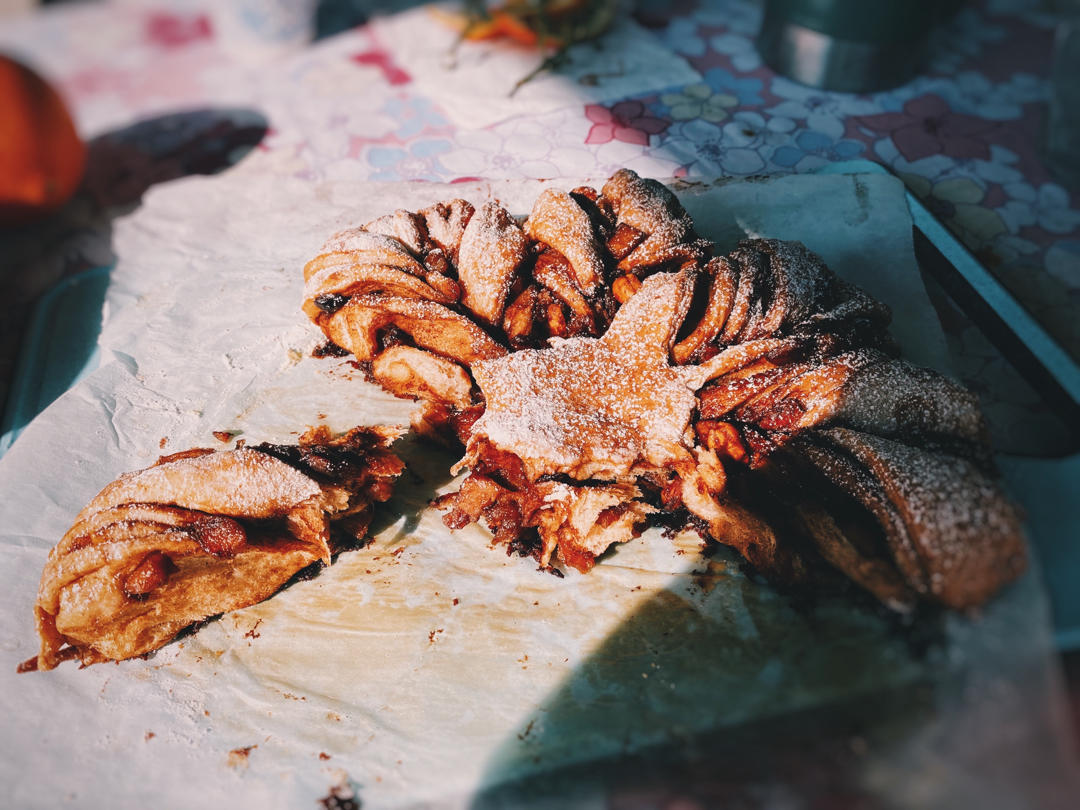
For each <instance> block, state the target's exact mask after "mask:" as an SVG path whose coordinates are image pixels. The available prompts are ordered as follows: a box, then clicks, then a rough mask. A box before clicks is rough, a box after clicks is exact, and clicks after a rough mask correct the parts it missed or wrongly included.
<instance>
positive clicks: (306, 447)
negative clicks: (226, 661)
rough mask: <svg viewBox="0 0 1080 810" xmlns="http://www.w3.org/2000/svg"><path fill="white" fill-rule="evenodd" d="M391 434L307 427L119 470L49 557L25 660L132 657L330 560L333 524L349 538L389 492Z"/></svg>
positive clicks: (397, 465) (394, 468)
mask: <svg viewBox="0 0 1080 810" xmlns="http://www.w3.org/2000/svg"><path fill="white" fill-rule="evenodd" d="M393 435H394V434H393V433H391V432H388V431H385V430H382V429H363V428H358V429H356V430H354V431H351V432H350V433H348V434H346V435H345V436H342V437H339V438H337V439H332V438H330V436H329V434H328V433H327V432H325V430H324V431H313V432H309V433H308V434H306V435H305V436H303V437H301V440H300V443H299V444H298V445H295V446H292V447H281V446H271V445H263V446H261V447H260V448H254V449H251V448H241V449H237V450H221V451H208V452H204V451H200V452H198V453H195V454H189V453H180V454H175V455H174V456H172V457H168V458H166V459H165V460H164V462H163V463H159V464H156V465H154V466H152V467H149V468H147V469H145V470H142V471H140V472H136V473H128V474H126V475H123V476H121V477H120V478H119V479H118V480H117V481H114V482H113V483H112V484H109V485H108V486H107V487H105V488H104V489H103V490H102V491H101V492H100V493H99V494H98V495H97V496H96V497H95V498H93V499H92V500H91V501H90V503H89V504H88V505H87V506H86V508H84V509H83V510H82V511H81V512H80V513H79V515H78V517H77V518H76V521H75V524H74V525H73V526H72V527H71V529H70V530H69V531H68V532H67V533H66V534H65V535H64V537H63V538H61V540H60V542H59V543H57V545H56V546H55V547H54V548H53V549H52V550H51V551H50V552H49V557H48V560H47V562H46V564H45V568H44V571H43V572H42V576H41V583H40V586H39V588H38V598H37V603H36V605H35V609H34V612H35V617H36V624H37V629H38V634H39V635H40V637H41V650H40V652H39V654H38V658H37V665H36V668H37V669H52V668H53V667H55V666H57V664H59V663H60V662H61V661H63V660H66V659H67V658H71V657H78V658H79V659H80V660H81V661H82V662H83V663H84V664H90V663H94V662H97V661H102V660H121V659H125V658H131V657H133V656H138V655H143V654H145V653H147V652H150V651H152V650H155V649H157V648H158V647H160V646H161V645H162V644H165V643H166V642H168V641H169V640H171V639H172V638H173V637H174V636H175V635H176V634H177V633H178V632H179V631H180V630H182V629H184V628H185V627H187V626H188V625H190V624H193V623H195V622H198V621H201V620H203V619H206V618H207V617H209V616H213V615H216V614H218V613H222V612H225V611H229V610H235V609H237V608H240V607H244V606H247V605H251V604H254V603H256V602H259V601H261V600H262V599H265V598H266V597H268V596H270V595H271V594H273V593H274V592H275V591H277V590H278V589H279V588H280V587H281V586H282V585H283V584H285V582H287V581H288V580H289V579H290V578H291V577H292V576H293V575H294V574H296V572H297V571H299V570H300V569H301V568H304V567H305V566H307V565H310V564H311V563H314V562H317V561H322V562H324V563H329V561H330V553H331V543H332V537H331V526H332V523H333V522H335V521H342V520H345V521H348V529H349V530H350V531H351V532H353V533H354V534H353V536H354V537H357V538H358V537H359V536H362V532H363V531H364V530H366V525H367V521H368V520H370V512H371V505H372V503H373V501H379V500H385V499H386V498H387V497H389V487H390V486H391V483H392V481H393V479H394V478H396V477H397V475H399V474H400V472H401V469H402V466H401V462H400V461H399V460H398V459H397V458H396V457H394V456H393V455H392V454H391V453H390V451H389V449H388V444H389V441H390V440H392V438H393ZM356 532H360V533H361V534H360V535H357V534H356Z"/></svg>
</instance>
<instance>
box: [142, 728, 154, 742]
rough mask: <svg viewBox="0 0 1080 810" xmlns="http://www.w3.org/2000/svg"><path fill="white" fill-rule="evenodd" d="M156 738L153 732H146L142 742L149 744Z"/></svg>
mask: <svg viewBox="0 0 1080 810" xmlns="http://www.w3.org/2000/svg"><path fill="white" fill-rule="evenodd" d="M156 736H157V734H155V733H154V732H152V731H148V732H146V734H144V735H143V742H150V741H151V740H152V739H154V737H156Z"/></svg>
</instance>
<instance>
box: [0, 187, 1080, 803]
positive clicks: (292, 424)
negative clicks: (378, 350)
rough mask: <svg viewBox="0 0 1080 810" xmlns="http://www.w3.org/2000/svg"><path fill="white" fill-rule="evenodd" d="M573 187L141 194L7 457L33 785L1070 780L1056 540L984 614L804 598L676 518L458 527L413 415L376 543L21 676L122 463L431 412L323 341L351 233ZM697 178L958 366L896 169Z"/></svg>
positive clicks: (919, 786) (280, 788)
mask: <svg viewBox="0 0 1080 810" xmlns="http://www.w3.org/2000/svg"><path fill="white" fill-rule="evenodd" d="M576 184H577V181H571V180H566V181H558V183H557V185H559V186H560V187H564V188H570V187H573V186H574V185H576ZM545 185H547V183H542V182H539V181H528V182H520V181H504V182H491V183H476V184H471V185H470V184H457V185H453V186H438V185H427V184H403V185H385V184H384V185H380V184H333V183H303V182H301V181H298V180H292V179H281V178H272V177H266V176H256V175H253V174H251V173H247V174H245V173H244V172H242V171H237V172H231V173H228V174H225V175H221V176H218V177H215V178H193V179H187V180H182V181H178V182H176V183H173V184H167V185H163V186H159V187H155V188H154V189H153V190H152V191H151V192H150V193H149V194H148V195H147V197H146V199H145V202H144V204H143V206H142V208H140V209H139V210H138V211H136V212H135V213H134V214H133V215H131V216H130V217H128V218H127V219H125V220H123V221H120V222H118V223H117V226H116V231H115V249H116V253H117V255H118V256H119V257H120V258H119V261H118V264H117V266H116V268H115V270H114V271H113V276H112V281H111V287H110V290H109V294H108V299H107V312H106V318H105V326H104V328H103V332H102V336H101V348H102V351H103V356H104V358H105V359H104V364H103V366H102V368H100V369H99V370H98V371H97V372H96V373H95V374H93V375H92V376H91V377H89V378H88V379H87V380H86V381H84V382H83V383H82V384H80V385H79V386H77V387H76V388H74V389H73V390H72V391H70V392H68V393H67V394H66V395H65V396H63V397H62V398H61V399H59V400H58V401H57V402H56V403H54V404H53V405H52V406H51V407H50V408H49V409H48V410H46V411H45V412H44V413H43V414H42V415H41V416H40V417H39V418H38V419H37V420H36V421H34V422H33V423H32V424H31V425H29V426H28V428H27V429H26V430H25V432H24V433H23V434H22V436H21V437H20V439H19V440H18V441H17V442H16V443H15V445H14V446H13V448H12V449H11V450H10V451H9V452H8V454H7V455H6V456H5V457H4V458H3V460H2V461H0V491H3V493H4V498H3V504H2V506H0V509H2V518H3V519H2V522H0V531H2V532H3V534H2V535H0V555H2V558H3V564H2V565H0V594H2V595H0V600H2V601H0V650H2V652H3V660H4V661H5V662H6V663H5V664H4V666H2V667H0V701H2V704H0V708H2V710H3V714H4V718H5V721H4V731H3V734H2V735H0V782H2V784H4V785H5V790H6V792H7V794H8V797H9V798H8V801H9V804H10V806H12V807H21V808H32V807H50V808H52V807H57V806H68V805H70V806H72V807H80V808H90V807H110V808H143V807H146V806H155V807H162V808H165V807H191V806H200V807H208V808H226V807H229V808H233V807H237V806H239V807H263V808H295V807H313V806H317V805H316V804H315V802H316V801H317V800H318V799H320V798H322V797H326V796H328V795H329V791H331V790H332V789H342V790H351V791H353V792H354V793H355V794H356V795H357V796H358V797H359V798H360V799H361V800H362V801H363V803H364V805H363V806H364V807H372V808H399V807H449V808H465V807H469V808H486V807H504V806H514V807H517V806H530V805H533V806H541V805H543V804H544V802H547V803H548V804H546V805H544V806H560V807H563V806H565V807H593V806H598V805H603V803H604V802H608V801H613V800H614V799H613V797H616V798H617V797H619V796H624V797H625V796H627V795H632V796H637V797H638V798H641V796H650V795H652V796H655V795H657V790H677V789H688V788H686V786H687V785H691V786H692V785H695V784H703V785H705V786H706V787H708V788H709V789H711V790H713V793H712V794H709V795H713V796H714V797H715V796H716V795H719V794H717V793H716V792H715V791H716V790H717V789H718V788H717V787H716V786H717V784H719V785H720V786H721V787H722V788H723V796H724V797H726V798H725V799H724V800H725V801H730V802H735V801H736V800H738V801H749V800H751V799H753V800H754V801H755V802H764V803H765V804H766V805H776V804H781V805H784V806H790V807H809V806H810V803H811V802H812V801H813V800H814V799H815V796H818V795H820V794H821V792H822V791H826V792H828V791H830V790H831V791H833V793H832V794H828V795H834V796H835V795H836V791H837V790H838V789H840V788H843V790H846V791H848V792H849V793H850V794H851V795H857V796H866V797H868V798H867V801H870V802H872V803H874V804H875V806H876V805H887V806H890V807H920V808H923V807H973V806H978V807H984V808H998V807H1000V808H1006V807H1017V806H1025V805H1029V806H1035V805H1037V806H1048V807H1053V806H1055V805H1054V802H1055V801H1058V800H1059V799H1061V797H1062V796H1064V797H1068V796H1069V795H1071V794H1069V793H1068V792H1067V791H1068V790H1069V786H1070V782H1069V779H1070V778H1071V775H1072V774H1074V773H1075V759H1074V754H1073V751H1072V750H1071V748H1070V745H1069V738H1068V734H1067V731H1066V730H1065V729H1064V727H1063V726H1062V723H1063V718H1064V717H1065V712H1064V710H1063V705H1062V695H1061V689H1060V684H1059V683H1058V680H1057V674H1056V670H1055V669H1054V665H1053V660H1054V659H1053V657H1052V647H1051V640H1050V636H1049V629H1048V628H1049V620H1048V617H1047V609H1046V599H1045V596H1044V593H1043V591H1042V588H1041V586H1040V583H1039V579H1038V577H1037V574H1036V573H1035V572H1032V573H1030V574H1029V575H1028V576H1026V577H1024V578H1023V579H1022V580H1021V581H1020V582H1019V583H1017V584H1016V585H1015V586H1013V587H1011V588H1009V589H1008V590H1007V591H1006V592H1005V593H1004V594H1002V595H1001V597H1000V598H999V599H997V600H996V601H994V602H992V603H991V604H990V605H988V606H987V607H986V608H985V609H984V610H983V611H982V613H981V614H980V615H978V616H975V617H963V616H944V617H942V616H926V617H922V619H920V621H918V622H916V623H915V624H914V625H912V626H904V625H903V623H901V622H897V621H896V620H895V619H892V618H890V617H888V616H886V615H884V614H883V613H882V612H881V611H880V610H878V609H876V608H875V607H873V606H871V605H868V604H866V603H860V602H858V601H857V600H856V601H852V600H851V599H849V598H846V597H844V598H821V599H819V600H817V601H816V602H814V603H813V604H803V603H801V602H799V601H797V600H793V599H792V598H791V597H790V596H787V595H784V594H779V593H777V592H775V591H774V590H773V589H772V588H770V587H769V586H767V585H765V584H763V583H761V582H759V581H757V580H755V579H754V578H752V577H750V576H748V575H747V574H746V573H745V572H744V571H743V570H742V568H741V567H740V565H739V564H738V561H737V560H736V558H735V557H734V555H732V554H730V553H728V552H727V551H725V550H724V549H716V548H712V549H703V547H702V543H701V541H700V538H698V537H697V536H696V535H693V534H690V533H682V534H680V535H678V536H677V537H675V538H668V537H665V536H663V535H662V534H661V533H659V532H658V531H654V530H650V531H648V532H646V533H645V534H644V535H643V536H642V537H641V538H639V539H637V540H635V541H633V542H631V543H628V544H626V545H624V546H621V547H619V548H618V549H617V550H615V551H614V552H613V553H611V554H609V555H607V556H606V557H605V558H604V559H603V560H602V562H601V563H600V564H599V565H598V566H597V567H596V568H595V569H594V570H593V571H592V572H591V573H590V574H588V575H580V574H578V573H577V572H575V571H568V572H567V573H566V575H565V577H563V578H557V577H555V576H552V575H550V574H547V573H542V572H538V571H537V570H536V565H535V562H534V561H532V560H528V559H520V558H510V557H507V556H505V555H504V553H503V552H502V550H501V549H491V548H489V547H488V546H489V540H490V537H489V536H488V534H487V533H486V532H485V531H483V530H482V529H480V528H478V527H476V526H471V527H469V528H467V529H465V530H462V531H458V532H453V533H452V532H450V531H448V530H447V529H446V528H445V527H444V526H443V524H442V522H441V519H440V518H441V515H440V514H439V513H436V512H434V511H433V510H431V509H430V508H428V507H427V503H428V501H429V500H430V499H431V498H432V497H433V496H434V495H436V494H437V493H439V492H444V491H447V490H448V489H449V488H451V487H452V486H453V483H452V482H451V481H450V479H449V475H448V473H447V470H448V468H449V466H450V465H451V463H452V462H453V461H455V460H456V458H455V456H454V455H452V454H451V453H449V452H448V451H446V450H444V449H440V448H434V447H432V446H430V445H425V444H422V443H419V442H417V441H414V440H413V439H411V438H409V439H405V440H403V441H402V442H401V443H400V450H401V452H402V453H403V455H404V456H405V457H406V459H407V460H408V462H409V471H408V472H407V473H406V474H405V476H404V477H403V479H402V481H401V483H400V485H399V487H398V490H397V493H396V495H395V497H394V498H393V500H392V501H391V502H390V503H389V504H388V505H387V506H386V508H384V509H383V510H381V512H380V513H379V515H378V516H377V518H376V522H375V526H374V529H373V531H374V540H373V541H372V543H371V544H370V545H369V546H367V547H366V548H364V549H362V550H359V551H354V552H349V553H344V554H342V555H340V557H339V558H338V560H337V561H336V563H335V564H334V565H333V566H332V567H331V568H329V569H328V570H325V571H323V572H322V573H321V574H320V575H319V576H318V577H316V578H314V579H313V580H310V581H305V582H298V583H296V584H294V585H292V586H291V587H289V588H287V589H286V590H285V591H283V592H282V593H279V594H278V595H276V596H275V597H273V598H272V599H270V600H268V601H266V602H264V603H262V604H260V605H257V606H254V607H252V608H248V609H245V610H241V611H236V612H235V613H232V614H229V615H226V616H225V617H223V618H222V619H220V620H218V621H216V622H213V623H211V624H209V625H207V626H206V627H204V628H203V629H201V630H200V631H199V632H198V633H196V634H194V635H192V636H189V637H187V638H184V639H182V640H180V641H177V642H174V643H172V644H170V645H168V646H166V647H165V648H164V649H162V650H161V651H159V652H158V653H157V654H156V655H154V656H152V657H150V658H148V659H147V660H135V661H128V662H123V663H120V664H116V665H113V664H104V665H97V666H94V667H90V668H88V669H86V670H79V669H78V668H77V667H75V666H73V665H70V664H69V665H66V666H63V667H61V668H59V669H57V670H55V671H52V672H47V673H31V674H23V675H16V674H15V672H14V668H15V665H16V663H17V662H19V661H21V660H24V659H26V658H28V657H30V656H31V655H33V654H35V652H36V648H37V640H36V637H35V635H34V631H33V619H32V606H33V601H34V596H35V591H36V586H37V581H38V577H39V576H40V571H41V567H42V565H43V563H44V560H45V556H46V554H47V552H48V549H49V548H50V547H51V546H52V545H53V544H54V542H55V541H56V539H57V538H59V537H60V536H61V534H62V533H63V532H64V531H65V530H66V529H67V528H68V525H69V524H70V522H71V520H72V518H73V517H74V515H75V514H76V513H77V512H78V510H79V509H80V508H81V507H82V506H83V505H84V504H85V502H86V501H87V500H89V499H90V498H91V497H92V496H93V495H94V494H95V493H96V492H97V491H98V490H99V489H100V488H101V487H102V486H104V485H105V484H106V483H108V482H109V481H111V480H113V479H114V478H116V477H117V475H119V474H120V473H121V472H124V471H127V470H132V469H137V468H141V467H144V466H146V465H148V464H149V463H151V462H152V461H153V460H154V458H155V457H156V456H157V455H159V454H161V453H165V452H172V451H176V450H180V449H185V448H188V447H192V446H219V443H218V441H217V440H216V439H214V438H213V436H212V431H215V430H230V431H238V432H239V433H238V435H239V436H240V437H242V438H244V439H246V440H247V441H249V442H258V441H262V440H271V441H288V440H290V439H294V438H295V435H296V434H297V433H299V432H301V431H302V430H304V429H305V428H306V427H307V426H309V425H313V424H328V425H330V426H331V427H333V428H335V429H345V428H347V427H349V426H351V425H354V424H361V423H393V424H405V423H407V421H408V413H409V411H410V409H411V403H408V402H404V401H400V400H395V399H393V398H391V397H389V396H387V395H386V394H384V393H383V392H381V391H380V390H378V389H377V388H376V387H374V386H372V385H370V384H368V383H366V382H365V381H364V380H363V379H362V376H361V375H360V373H359V372H357V371H355V370H354V369H353V368H352V367H351V366H350V365H349V364H348V362H347V361H346V360H342V359H324V360H316V359H313V358H312V357H311V356H310V354H311V350H312V348H313V347H315V346H316V345H317V344H318V343H320V342H321V340H322V337H321V335H320V334H319V333H318V332H317V330H315V329H314V328H313V327H312V326H310V325H309V324H307V323H306V321H305V318H304V316H303V315H302V313H301V312H300V309H299V304H300V300H301V293H302V286H303V285H302V278H301V272H300V271H301V267H302V265H303V263H304V261H306V259H308V258H310V257H311V256H312V255H313V254H314V252H315V250H316V249H317V248H318V246H319V245H320V244H321V243H322V241H323V240H324V239H325V238H326V237H327V236H328V235H330V234H331V233H332V232H333V231H335V230H338V229H340V228H343V227H347V226H352V225H356V224H359V223H362V222H365V221H367V220H369V219H371V218H373V217H375V216H377V215H379V214H382V213H385V212H388V211H391V210H393V209H394V208H397V207H403V208H408V209H413V210H415V209H416V208H418V207H421V206H423V205H426V204H428V203H430V202H433V201H435V200H439V199H446V198H450V197H455V196H460V197H464V198H467V199H470V200H472V201H473V202H475V203H479V202H480V201H482V200H484V199H486V198H488V197H496V198H498V199H500V200H502V201H503V202H504V204H506V205H507V206H508V207H509V208H510V209H511V210H512V211H513V212H514V213H525V212H527V211H528V210H529V208H530V207H531V204H532V201H533V200H534V199H535V197H536V195H537V193H538V192H539V190H540V189H541V188H542V187H543V186H545ZM680 194H681V195H682V197H683V199H684V202H685V203H686V205H687V207H688V208H689V209H690V211H691V213H693V215H694V216H695V219H696V221H697V222H698V224H699V228H700V230H701V231H702V232H703V233H704V234H705V235H707V236H711V237H713V238H716V239H717V240H719V241H720V242H721V244H722V247H724V248H727V247H730V246H731V244H732V243H733V241H734V240H736V239H737V238H738V237H739V236H741V235H744V234H751V235H762V236H776V237H782V238H798V239H802V240H803V241H805V242H806V243H807V244H808V245H809V246H810V247H811V248H813V249H814V250H816V251H818V252H819V253H821V254H822V255H823V256H824V257H825V259H826V260H827V262H828V263H829V264H830V265H831V266H832V267H833V268H834V269H835V270H837V271H838V272H839V273H840V274H841V275H843V276H844V277H846V278H848V279H849V280H852V281H855V282H857V283H860V284H863V285H864V286H866V287H867V288H868V289H870V290H871V291H873V292H874V293H875V294H877V295H880V296H881V297H882V298H883V299H884V300H886V301H887V302H888V303H889V304H891V305H892V306H893V307H894V310H896V311H897V312H898V313H902V314H903V317H902V319H901V320H900V322H898V323H897V324H896V328H895V332H896V334H897V336H898V337H899V339H900V341H901V343H902V344H903V346H904V349H905V351H906V352H907V353H908V355H909V356H910V357H912V358H914V359H917V360H918V361H919V362H924V363H929V364H932V365H937V366H938V367H945V366H947V358H946V356H945V353H944V352H945V350H944V341H943V339H942V336H941V331H940V328H939V327H938V326H937V322H936V319H935V316H934V313H933V310H932V308H931V307H930V305H929V302H928V300H927V297H926V294H925V290H924V289H923V286H922V283H921V280H920V278H919V276H918V273H917V270H916V267H915V263H914V258H913V255H912V249H911V230H910V220H909V219H907V215H906V208H905V203H904V197H903V188H902V186H901V185H900V184H899V183H898V182H897V181H895V180H894V179H893V178H890V177H884V176H877V175H873V176H829V177H809V176H792V177H786V178H780V179H773V180H759V181H732V182H718V183H713V184H697V185H687V186H682V187H681V190H680ZM694 763H697V766H696V770H694V767H695V766H694ZM687 768H691V771H690V772H689V773H688V772H687ZM695 780H696V781H695ZM710 786H711V787H710ZM702 789H705V788H702ZM717 801H719V800H717ZM1063 806H1064V805H1063Z"/></svg>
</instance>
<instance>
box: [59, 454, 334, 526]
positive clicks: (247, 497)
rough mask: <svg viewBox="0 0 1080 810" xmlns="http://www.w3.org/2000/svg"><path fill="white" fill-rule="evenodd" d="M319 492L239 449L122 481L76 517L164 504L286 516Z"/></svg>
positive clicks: (274, 462) (297, 475) (291, 471)
mask: <svg viewBox="0 0 1080 810" xmlns="http://www.w3.org/2000/svg"><path fill="white" fill-rule="evenodd" d="M321 492H322V489H321V487H320V486H319V485H318V484H317V483H316V482H315V481H314V480H312V479H311V478H309V477H308V476H306V475H304V474H303V473H302V472H300V471H299V470H297V469H296V468H294V467H291V466H290V465H288V464H286V463H285V462H283V461H279V460H278V459H276V458H274V457H272V456H268V455H266V454H265V453H260V452H258V451H256V450H249V449H247V448H241V449H239V450H225V451H219V452H214V453H207V454H206V455H203V456H197V457H194V458H182V459H178V460H176V461H170V462H167V463H165V464H159V465H157V466H156V467H150V468H148V469H145V470H142V471H141V472H136V473H129V474H127V475H123V476H121V477H120V478H119V479H117V480H116V481H115V482H113V483H112V484H110V485H109V486H107V487H105V489H103V490H102V491H101V492H100V493H99V494H98V495H97V497H95V498H94V499H93V500H92V501H91V502H90V503H89V504H87V506H86V508H85V509H83V510H82V512H81V513H80V514H79V516H78V517H77V518H76V521H75V522H76V523H77V522H79V521H80V520H84V519H85V518H87V517H88V516H90V515H91V514H93V513H94V512H96V511H97V510H99V509H104V508H108V507H110V506H119V505H121V504H126V503H161V504H173V505H175V506H182V507H184V508H185V509H197V510H199V511H202V512H211V513H214V514H219V515H233V516H244V517H250V518H268V517H276V516H279V515H283V514H285V513H286V512H288V511H289V510H290V509H292V508H294V507H295V506H297V505H298V504H300V503H302V502H304V501H306V500H308V499H309V498H313V497H315V496H317V495H319V494H320V493H321Z"/></svg>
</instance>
